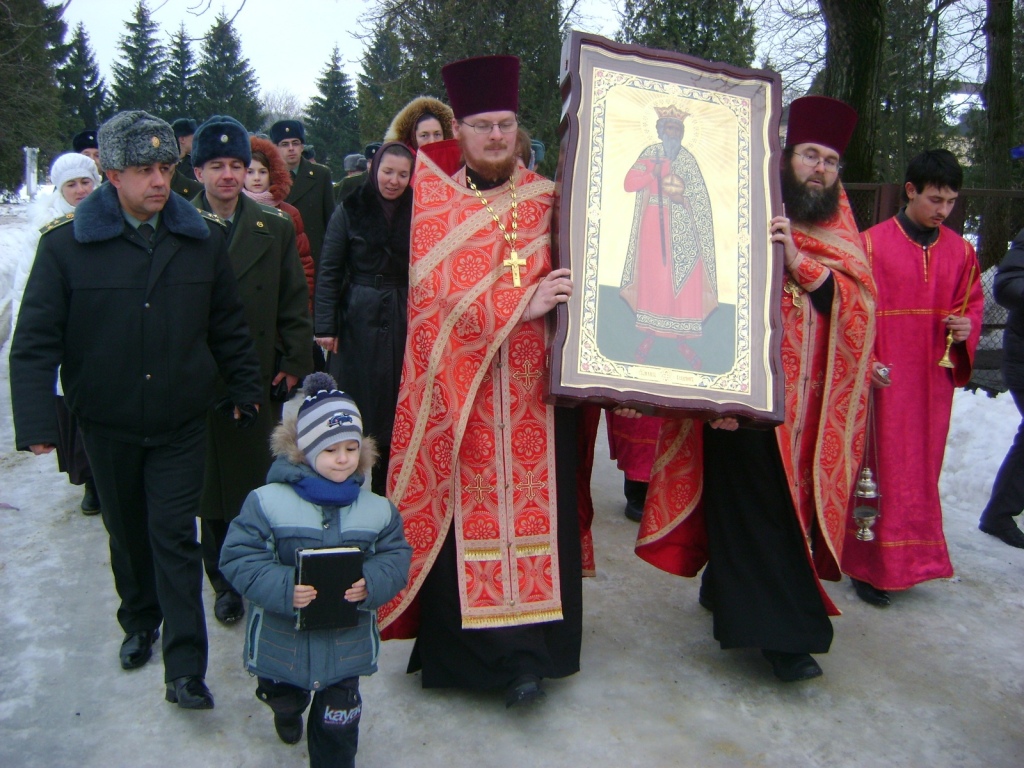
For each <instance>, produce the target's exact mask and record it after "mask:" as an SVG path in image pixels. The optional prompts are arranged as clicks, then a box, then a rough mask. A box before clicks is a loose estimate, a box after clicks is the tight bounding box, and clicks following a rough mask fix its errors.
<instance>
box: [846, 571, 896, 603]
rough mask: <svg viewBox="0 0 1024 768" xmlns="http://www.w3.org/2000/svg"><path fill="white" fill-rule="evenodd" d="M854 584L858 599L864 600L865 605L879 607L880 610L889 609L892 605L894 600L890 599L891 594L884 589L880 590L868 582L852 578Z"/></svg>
mask: <svg viewBox="0 0 1024 768" xmlns="http://www.w3.org/2000/svg"><path fill="white" fill-rule="evenodd" d="M850 581H852V582H853V589H854V591H856V593H857V597H859V598H860V599H861V600H863V601H864V602H865V603H870V604H871V605H874V606H877V607H879V608H888V607H889V606H890V605H892V600H890V599H889V593H888V592H886V591H885V590H884V589H878V587H875V586H873V585H871V584H868V583H867V582H866V581H861V580H860V579H855V578H853V577H851V578H850Z"/></svg>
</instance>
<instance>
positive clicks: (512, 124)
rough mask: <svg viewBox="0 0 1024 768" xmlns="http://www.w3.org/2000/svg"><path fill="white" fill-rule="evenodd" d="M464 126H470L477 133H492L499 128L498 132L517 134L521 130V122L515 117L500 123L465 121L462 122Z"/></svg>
mask: <svg viewBox="0 0 1024 768" xmlns="http://www.w3.org/2000/svg"><path fill="white" fill-rule="evenodd" d="M460 122H461V123H462V124H463V125H468V126H469V127H470V128H472V129H473V130H474V131H476V132H477V133H490V132H491V131H493V130H494V127H495V126H497V127H498V130H499V131H501V132H502V133H515V132H516V130H517V129H518V128H519V121H518V120H516V119H515V118H514V117H513V118H512V119H511V120H502V121H501V122H500V123H467V122H466V121H465V120H462V121H460Z"/></svg>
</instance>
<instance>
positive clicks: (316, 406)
mask: <svg viewBox="0 0 1024 768" xmlns="http://www.w3.org/2000/svg"><path fill="white" fill-rule="evenodd" d="M302 390H303V394H305V395H306V399H305V400H303V401H302V405H300V406H299V415H298V422H297V424H296V426H297V428H298V433H299V434H298V440H297V443H298V446H299V450H300V451H302V453H303V454H304V455H305V457H306V462H307V463H308V464H309V466H311V467H313V466H315V464H316V457H317V455H318V454H319V453H320V451H322V450H324V449H325V448H329V447H330V446H332V445H334V444H336V443H341V442H344V441H345V440H355V441H356V442H357V443H359V444H360V445H362V442H363V417H362V416H360V414H359V408H358V407H357V406H356V404H355V401H354V400H353V399H352V398H351V396H349V395H347V394H345V393H344V392H342V391H341V390H339V389H338V385H337V384H336V383H335V381H334V379H333V378H331V376H330V375H329V374H326V373H311V374H310V375H309V376H307V377H306V380H305V381H304V382H303V383H302Z"/></svg>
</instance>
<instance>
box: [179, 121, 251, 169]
mask: <svg viewBox="0 0 1024 768" xmlns="http://www.w3.org/2000/svg"><path fill="white" fill-rule="evenodd" d="M217 157H229V158H232V159H234V160H241V161H242V162H243V163H245V164H246V166H248V165H249V163H250V162H252V147H250V146H249V132H248V131H247V130H245V127H244V126H243V125H242V124H241V123H240V122H238V121H237V120H235V118H233V117H228V116H227V115H214V116H213V117H211V118H210V119H209V120H207V121H206V122H205V123H203V124H202V125H200V126H199V128H198V129H197V130H196V133H195V136H193V137H192V165H193V166H195V167H196V168H199V167H201V166H203V165H205V164H206V163H208V162H209V161H210V160H213V159H214V158H217Z"/></svg>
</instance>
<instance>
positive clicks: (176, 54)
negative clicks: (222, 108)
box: [160, 22, 199, 122]
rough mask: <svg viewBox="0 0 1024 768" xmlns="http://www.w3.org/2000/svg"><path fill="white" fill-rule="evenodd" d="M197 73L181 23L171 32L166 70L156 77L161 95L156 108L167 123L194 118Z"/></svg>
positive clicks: (197, 87)
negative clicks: (158, 80)
mask: <svg viewBox="0 0 1024 768" xmlns="http://www.w3.org/2000/svg"><path fill="white" fill-rule="evenodd" d="M198 74H199V69H198V68H197V66H196V57H195V54H194V53H193V52H192V44H191V43H190V42H189V38H188V33H187V32H186V31H185V24H184V22H182V24H181V26H180V27H178V29H177V31H175V32H172V33H171V44H170V46H169V47H168V49H167V69H166V70H165V71H164V76H163V77H162V78H161V79H160V92H161V93H162V94H163V103H162V104H161V105H160V111H161V114H162V116H163V117H164V119H166V120H167V121H168V122H170V121H173V120H177V119H178V118H179V117H195V113H196V111H197V107H198V101H199V83H198V80H197V77H198Z"/></svg>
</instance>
